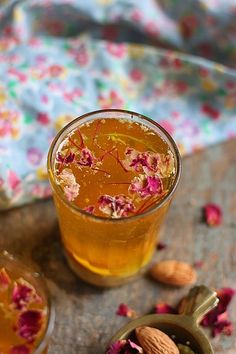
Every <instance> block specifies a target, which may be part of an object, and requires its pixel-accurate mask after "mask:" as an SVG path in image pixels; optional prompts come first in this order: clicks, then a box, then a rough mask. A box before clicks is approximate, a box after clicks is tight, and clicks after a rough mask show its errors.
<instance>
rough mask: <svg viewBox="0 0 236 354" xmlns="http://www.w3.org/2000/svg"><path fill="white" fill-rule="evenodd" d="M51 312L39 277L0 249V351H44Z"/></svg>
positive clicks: (51, 323) (30, 353) (8, 353)
mask: <svg viewBox="0 0 236 354" xmlns="http://www.w3.org/2000/svg"><path fill="white" fill-rule="evenodd" d="M54 320H55V312H54V308H53V306H52V303H51V299H50V296H49V293H48V290H47V287H46V284H45V281H44V279H43V276H42V275H40V274H39V273H38V272H37V271H35V270H34V269H32V267H31V266H30V267H29V266H26V265H25V264H23V263H22V262H21V261H20V260H18V259H16V258H15V257H13V256H12V255H10V254H9V253H8V252H6V251H3V252H1V253H0V328H4V331H1V332H0V353H3V354H5V353H6V354H16V353H22V354H23V353H24V354H46V353H47V352H48V344H49V340H50V337H51V334H52V330H53V327H54Z"/></svg>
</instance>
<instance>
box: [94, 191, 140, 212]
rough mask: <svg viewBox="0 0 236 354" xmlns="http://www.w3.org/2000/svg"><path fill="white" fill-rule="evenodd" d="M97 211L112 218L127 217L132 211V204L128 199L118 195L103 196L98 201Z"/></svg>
mask: <svg viewBox="0 0 236 354" xmlns="http://www.w3.org/2000/svg"><path fill="white" fill-rule="evenodd" d="M98 204H99V209H100V210H101V211H102V212H103V213H104V214H107V215H109V216H111V217H112V218H120V217H122V216H127V215H128V213H130V212H132V211H134V204H133V202H132V200H131V199H130V198H128V197H127V196H125V195H123V194H120V195H115V196H114V197H112V196H110V195H107V194H104V195H101V197H100V198H99V199H98Z"/></svg>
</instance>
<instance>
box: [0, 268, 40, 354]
mask: <svg viewBox="0 0 236 354" xmlns="http://www.w3.org/2000/svg"><path fill="white" fill-rule="evenodd" d="M2 266H3V264H1V262H0V272H1V271H2V270H3V269H4V271H6V272H7V274H8V275H9V277H10V279H11V282H10V284H9V286H8V288H7V289H2V288H1V289H0V328H1V330H0V353H1V354H9V353H11V350H13V348H15V347H17V346H25V347H26V348H27V350H28V351H29V353H33V352H34V351H35V349H36V348H37V347H38V345H39V343H40V342H41V341H42V338H43V337H44V332H45V329H46V324H47V306H46V305H47V303H46V299H45V297H44V294H43V293H41V291H40V289H37V296H39V297H40V300H37V301H32V302H30V303H29V304H26V305H25V306H24V308H21V309H19V308H17V307H16V305H15V304H14V302H13V295H12V294H13V287H14V284H15V282H18V281H20V282H21V281H22V280H23V282H24V281H25V280H26V279H25V277H24V274H22V273H21V265H20V264H15V263H13V264H11V265H10V266H9V267H8V265H5V266H4V267H2ZM27 274H28V273H27ZM26 284H30V286H33V287H34V289H36V286H37V282H36V281H35V280H34V279H33V277H32V282H30V281H29V274H28V276H27V283H26ZM28 310H37V311H42V313H43V317H42V321H41V326H40V329H39V331H38V333H37V335H35V337H34V339H33V340H27V339H25V338H24V337H22V336H21V335H20V334H19V328H18V321H19V317H20V315H21V313H23V312H24V311H25V312H26V311H28ZM16 328H17V329H16ZM15 350H16V349H15ZM46 353H47V349H45V350H44V351H43V352H42V354H46Z"/></svg>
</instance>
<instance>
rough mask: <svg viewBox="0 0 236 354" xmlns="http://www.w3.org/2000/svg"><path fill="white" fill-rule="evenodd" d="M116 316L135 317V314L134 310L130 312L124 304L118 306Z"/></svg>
mask: <svg viewBox="0 0 236 354" xmlns="http://www.w3.org/2000/svg"><path fill="white" fill-rule="evenodd" d="M116 314H117V315H118V316H123V317H135V315H136V313H135V311H134V310H132V309H131V308H130V307H129V306H128V305H126V304H123V303H122V304H120V305H119V307H118V309H117V311H116Z"/></svg>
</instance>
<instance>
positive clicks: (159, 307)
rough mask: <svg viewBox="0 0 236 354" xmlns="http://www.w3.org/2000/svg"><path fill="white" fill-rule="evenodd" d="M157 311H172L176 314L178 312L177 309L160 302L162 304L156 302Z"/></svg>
mask: <svg viewBox="0 0 236 354" xmlns="http://www.w3.org/2000/svg"><path fill="white" fill-rule="evenodd" d="M155 313H159V314H165V313H167V314H168V313H171V314H175V313H177V310H176V309H175V308H174V307H172V306H170V305H168V304H165V303H160V304H156V306H155Z"/></svg>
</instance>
